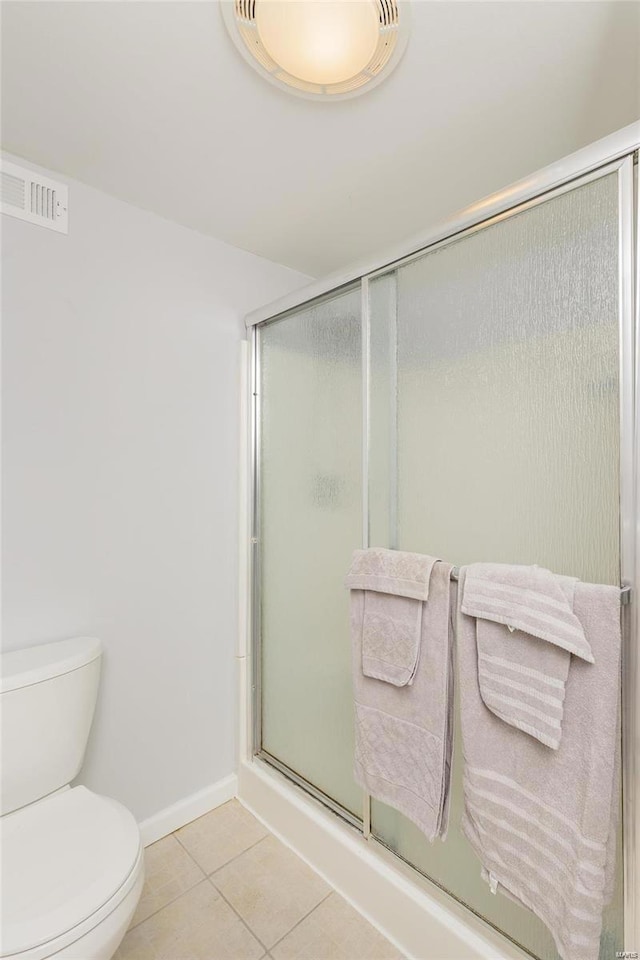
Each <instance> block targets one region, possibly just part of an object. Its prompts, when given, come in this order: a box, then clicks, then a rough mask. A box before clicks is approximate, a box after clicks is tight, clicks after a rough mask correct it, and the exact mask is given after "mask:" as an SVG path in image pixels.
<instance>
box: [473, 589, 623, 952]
mask: <svg viewBox="0 0 640 960" xmlns="http://www.w3.org/2000/svg"><path fill="white" fill-rule="evenodd" d="M459 590H460V596H461V598H462V599H461V603H460V604H459V610H458V635H457V649H458V669H459V674H458V676H459V689H460V709H461V723H462V743H463V751H464V815H463V820H462V829H463V832H464V834H465V836H466V837H467V839H468V840H469V842H470V843H471V845H472V847H473V848H474V850H475V852H476V853H477V855H478V857H479V858H480V861H481V863H482V865H483V868H484V870H483V875H485V876H486V877H487V879H488V880H489V882H490V884H491V888H492V889H493V890H494V891H495V890H497V889H500V886H502V887H503V888H504V890H505V892H507V893H508V894H509V895H510V896H511V897H512V898H514V899H516V900H517V901H519V902H520V903H522V904H524V905H525V906H527V907H529V909H531V910H532V911H533V912H534V913H535V914H536V915H537V916H538V917H540V919H541V920H542V921H543V922H544V923H545V924H546V925H547V926H548V928H549V930H550V931H551V933H552V935H553V938H554V941H555V944H556V947H557V950H558V952H559V953H560V955H561V956H562V957H563V958H564V960H597V957H598V953H599V944H600V933H601V928H602V910H603V907H604V905H605V903H606V901H607V899H608V898H609V897H610V896H611V892H612V889H613V876H614V840H615V828H616V817H617V792H616V791H617V783H618V778H619V764H620V751H619V727H618V711H619V665H620V645H621V638H620V591H619V590H618V588H617V587H610V586H596V585H593V584H583V583H579V582H578V583H576V584H575V588H574V598H573V613H574V615H575V617H576V619H577V620H578V621H579V623H580V626H581V628H582V630H583V632H584V637H585V641H586V642H587V643H588V645H589V649H590V651H591V654H592V658H593V660H594V661H595V662H594V663H590V662H587V660H586V659H582V658H580V657H577V656H574V657H572V658H571V662H570V665H569V670H568V675H567V679H566V691H565V693H566V695H565V698H564V717H563V721H562V741H561V743H560V745H559V746H558V748H557V749H556V750H550V749H549V747H548V746H545V745H544V744H543V743H541V742H540V740H539V738H537V737H533V736H527V735H525V734H523V732H522V731H521V730H520V729H518V725H517V724H513V723H512V722H504V720H503V719H502V718H500V717H499V716H497V715H496V713H495V711H494V710H493V708H491V709H488V708H487V705H486V703H485V702H484V700H483V696H482V693H481V690H480V686H479V679H480V676H479V667H480V665H481V664H482V661H481V660H479V658H478V653H479V646H478V643H477V637H476V627H477V626H479V625H480V623H481V621H480V620H476V618H475V617H472V616H469V615H466V614H465V613H464V612H463V606H464V597H465V593H466V571H464V570H463V571H461V582H460V585H459ZM502 630H503V631H504V634H505V637H504V639H505V641H506V640H507V638H508V642H509V643H510V644H511V650H512V652H511V656H510V661H511V663H515V664H516V665H517V660H518V653H517V648H516V644H518V642H519V640H520V639H521V634H518V633H513V634H511V633H510V632H509V630H508V627H507V626H503V627H502ZM536 642H539V641H538V640H537V641H536ZM547 646H549V644H545V643H543V644H540V647H541V648H544V647H547ZM528 669H529V668H527V670H528ZM539 672H540V674H541V675H542V676H548V674H547V667H546V666H545V668H544V669H543V670H540V671H539ZM513 675H514V676H515V675H517V671H515V672H514V674H513ZM521 677H522V681H523V682H522V686H529V684H530V680H532V679H533V680H536V679H537V678H536V677H535V675H534V674H530V673H528V672H525V673H522V674H521ZM516 682H518V683H520V680H518V681H516ZM542 682H544V681H542ZM533 689H536V690H537V689H542V687H541V686H539V685H538V686H535V687H533ZM516 690H517V688H514V691H516ZM517 693H518V695H520V693H523V694H524V691H517ZM514 699H515V696H514ZM527 702H528V701H527Z"/></svg>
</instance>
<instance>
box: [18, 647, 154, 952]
mask: <svg viewBox="0 0 640 960" xmlns="http://www.w3.org/2000/svg"><path fill="white" fill-rule="evenodd" d="M100 659H101V645H100V641H99V640H95V639H93V638H90V637H79V638H77V639H73V640H62V641H60V642H58V643H47V644H44V645H42V646H38V647H31V648H30V649H27V650H17V651H15V652H12V653H5V654H3V655H2V656H1V657H0V720H1V723H2V780H1V783H0V814H1V816H0V841H1V845H0V877H1V880H2V905H1V908H0V917H1V924H0V957H2V958H3V960H44V958H45V957H55V958H56V960H109V958H110V957H112V956H113V954H114V953H115V951H116V950H117V948H118V944H119V943H120V941H121V940H122V938H123V936H124V934H125V932H126V929H127V927H128V925H129V921H130V920H131V917H132V915H133V912H134V910H135V908H136V905H137V903H138V900H139V898H140V893H141V891H142V884H143V880H144V861H143V848H142V843H141V840H140V831H139V830H138V825H137V823H136V821H135V820H134V818H133V815H132V814H131V813H130V812H129V811H128V810H127V809H125V807H123V806H122V805H121V804H119V803H116V801H115V800H110V799H109V798H108V797H102V796H98V795H97V794H95V793H92V792H91V791H90V790H87V788H86V787H81V786H78V787H71V786H70V785H69V784H70V783H71V781H72V780H73V779H74V777H76V776H77V774H78V772H79V770H80V767H81V766H82V761H83V758H84V752H85V748H86V744H87V738H88V736H89V730H90V728H91V721H92V719H93V712H94V708H95V703H96V696H97V693H98V681H99V678H100Z"/></svg>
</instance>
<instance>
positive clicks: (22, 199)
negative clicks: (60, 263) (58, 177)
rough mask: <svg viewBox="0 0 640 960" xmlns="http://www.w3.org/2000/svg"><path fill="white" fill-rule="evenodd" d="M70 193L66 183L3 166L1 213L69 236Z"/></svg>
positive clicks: (7, 162) (13, 166)
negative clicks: (68, 207)
mask: <svg viewBox="0 0 640 960" xmlns="http://www.w3.org/2000/svg"><path fill="white" fill-rule="evenodd" d="M68 199H69V189H68V187H66V186H65V185H64V184H63V183H59V182H57V181H55V180H49V179H48V177H41V176H40V174H36V173H34V172H33V171H32V170H28V169H27V168H26V167H19V166H18V165H17V164H16V163H9V161H7V160H3V161H2V164H1V166H0V212H1V213H6V214H8V215H9V216H10V217H17V218H18V219H19V220H27V221H28V222H29V223H38V224H40V226H41V227H47V228H48V229H49V230H57V232H58V233H68V232H69V212H68V209H67V205H68Z"/></svg>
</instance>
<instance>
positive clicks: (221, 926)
mask: <svg viewBox="0 0 640 960" xmlns="http://www.w3.org/2000/svg"><path fill="white" fill-rule="evenodd" d="M264 952H265V951H264V947H263V946H262V944H260V943H258V941H257V940H256V939H255V937H253V936H252V935H251V934H250V933H249V931H248V930H247V928H246V927H245V925H244V924H243V923H242V921H241V920H240V919H239V918H238V917H237V916H236V914H235V913H234V912H233V910H232V909H231V907H230V906H229V905H228V904H227V903H225V902H224V900H223V899H222V897H221V896H220V894H219V893H218V892H217V890H215V889H214V887H213V886H212V885H211V883H209V881H208V880H204V881H202V883H200V884H198V886H196V887H193V889H191V890H189V891H187V893H183V894H182V896H181V897H178V899H177V900H174V901H173V903H170V904H168V906H166V907H163V908H162V910H160V911H158V913H155V914H154V915H153V916H152V917H149V919H148V920H144V921H143V922H142V923H140V924H138V926H137V927H134V929H133V930H130V931H129V933H127V935H126V937H125V938H124V940H123V941H122V944H121V945H120V947H119V949H118V951H117V953H116V954H115V956H114V958H113V960H258V958H260V957H263V956H264Z"/></svg>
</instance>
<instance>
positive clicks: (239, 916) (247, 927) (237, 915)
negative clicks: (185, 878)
mask: <svg viewBox="0 0 640 960" xmlns="http://www.w3.org/2000/svg"><path fill="white" fill-rule="evenodd" d="M207 880H208V881H209V883H210V884H211V886H212V887H213V889H214V890H215V891H216V893H217V894H219V895H220V896H221V897H222V899H223V900H224V902H225V903H226V904H227V906H228V907H230V908H231V909H232V910H233V912H234V913H235V915H236V917H237V918H238V920H240V922H241V923H242V925H243V926H244V927H246V929H247V930H248V931H249V933H250V934H251V936H252V937H253V939H254V940H257V941H258V943H259V944H260V946H261V947H262V949H263V950H264V951H265V952H266V953H267V954H268V952H269V948H268V947H267V946H266V944H264V943H263V942H262V940H261V939H260V937H259V936H258V935H257V933H256V932H255V931H254V930H252V929H251V927H250V926H249V924H248V923H247V921H246V920H245V919H244V917H243V916H241V915H240V914H239V913H238V911H237V910H236V908H235V907H234V905H233V904H232V903H230V902H229V901H228V900H227V898H226V897H225V895H224V893H223V892H222V890H221V889H220V888H219V887H216V885H215V883H214V882H213V880H212V879H211V877H207Z"/></svg>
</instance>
